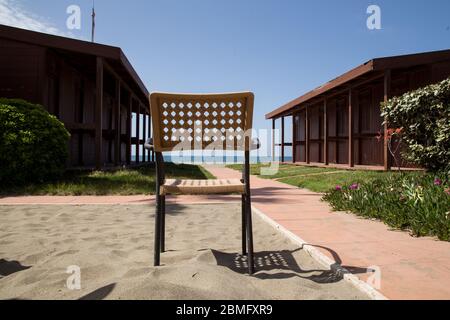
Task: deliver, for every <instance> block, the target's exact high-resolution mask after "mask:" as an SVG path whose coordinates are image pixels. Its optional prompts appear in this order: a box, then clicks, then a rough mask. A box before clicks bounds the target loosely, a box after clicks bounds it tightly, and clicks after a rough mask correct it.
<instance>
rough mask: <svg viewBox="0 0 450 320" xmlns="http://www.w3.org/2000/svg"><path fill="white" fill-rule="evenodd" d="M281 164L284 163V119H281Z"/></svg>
mask: <svg viewBox="0 0 450 320" xmlns="http://www.w3.org/2000/svg"><path fill="white" fill-rule="evenodd" d="M281 162H284V117H281Z"/></svg>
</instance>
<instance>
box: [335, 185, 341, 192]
mask: <svg viewBox="0 0 450 320" xmlns="http://www.w3.org/2000/svg"><path fill="white" fill-rule="evenodd" d="M334 190H336V191H342V186H339V185H338V186H336V187H335V188H334Z"/></svg>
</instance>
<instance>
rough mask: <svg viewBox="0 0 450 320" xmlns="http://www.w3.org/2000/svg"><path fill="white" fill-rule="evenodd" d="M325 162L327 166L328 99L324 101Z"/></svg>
mask: <svg viewBox="0 0 450 320" xmlns="http://www.w3.org/2000/svg"><path fill="white" fill-rule="evenodd" d="M323 162H324V164H325V165H326V166H327V165H329V161H328V111H327V99H325V100H324V101H323Z"/></svg>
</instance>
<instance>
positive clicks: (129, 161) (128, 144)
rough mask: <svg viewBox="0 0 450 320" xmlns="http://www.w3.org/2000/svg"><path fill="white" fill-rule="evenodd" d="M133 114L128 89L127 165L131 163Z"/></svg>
mask: <svg viewBox="0 0 450 320" xmlns="http://www.w3.org/2000/svg"><path fill="white" fill-rule="evenodd" d="M132 114H133V98H132V93H131V91H130V97H129V98H128V109H127V165H130V164H131V130H132V129H131V128H132V124H131V117H132Z"/></svg>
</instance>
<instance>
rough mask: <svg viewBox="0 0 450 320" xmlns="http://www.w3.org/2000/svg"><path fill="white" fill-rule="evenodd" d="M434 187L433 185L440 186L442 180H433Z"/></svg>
mask: <svg viewBox="0 0 450 320" xmlns="http://www.w3.org/2000/svg"><path fill="white" fill-rule="evenodd" d="M434 185H435V186H440V185H442V180H441V179H439V178H436V179H434Z"/></svg>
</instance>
